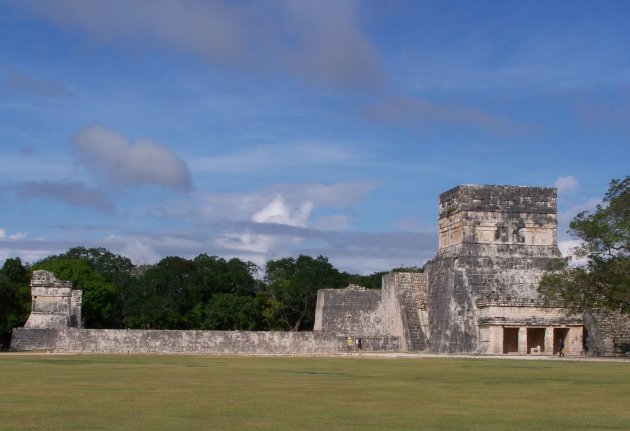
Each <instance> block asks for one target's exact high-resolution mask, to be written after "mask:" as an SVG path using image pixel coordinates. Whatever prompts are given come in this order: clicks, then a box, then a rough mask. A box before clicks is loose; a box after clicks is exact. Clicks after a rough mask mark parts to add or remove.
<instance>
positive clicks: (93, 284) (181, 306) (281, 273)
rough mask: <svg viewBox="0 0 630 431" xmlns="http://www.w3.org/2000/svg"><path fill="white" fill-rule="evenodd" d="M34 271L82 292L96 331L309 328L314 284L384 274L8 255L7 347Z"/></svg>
mask: <svg viewBox="0 0 630 431" xmlns="http://www.w3.org/2000/svg"><path fill="white" fill-rule="evenodd" d="M40 269H43V270H46V271H50V272H52V273H54V274H55V276H56V277H57V278H59V279H60V280H67V281H70V282H72V284H73V286H74V288H75V289H80V290H82V291H83V305H82V324H83V327H85V328H97V329H98V328H108V329H123V328H130V329H206V330H260V331H265V330H291V331H299V330H311V329H312V328H313V324H314V320H315V303H316V300H317V291H318V290H319V289H337V288H344V287H346V286H347V285H348V284H351V283H352V284H358V285H361V286H365V287H366V288H380V286H381V277H382V275H383V274H385V272H377V273H374V274H371V275H367V276H363V275H357V274H349V273H347V272H343V271H340V270H339V269H337V268H335V267H334V266H333V265H332V264H331V263H330V262H329V261H328V259H327V258H326V257H324V256H318V257H316V258H314V257H311V256H305V255H300V256H298V257H297V258H292V257H288V258H282V259H276V260H270V261H268V262H267V263H266V265H265V268H264V269H265V271H264V277H262V278H261V277H259V276H258V275H259V273H260V272H261V271H260V268H259V267H258V266H257V265H255V264H254V263H252V262H248V261H243V260H241V259H238V258H232V259H229V260H228V259H224V258H222V257H217V256H209V255H207V254H200V255H199V256H197V257H195V258H193V259H185V258H182V257H176V256H170V257H166V258H164V259H162V260H161V261H159V262H158V263H156V264H154V265H141V266H137V265H134V264H133V263H132V262H131V260H130V259H128V258H126V257H124V256H120V255H117V254H114V253H112V252H110V251H109V250H107V249H105V248H85V247H75V248H71V249H69V250H68V251H66V252H65V253H62V254H59V255H53V256H49V257H46V258H45V259H42V260H40V261H38V262H36V263H34V264H32V265H28V264H24V263H22V261H21V260H20V258H13V259H7V260H6V261H5V263H4V265H3V267H2V269H0V338H1V339H2V341H1V342H2V344H3V345H4V346H5V347H6V346H7V345H8V341H9V339H10V332H11V330H12V328H15V327H19V326H22V325H23V324H24V323H25V321H26V319H27V318H28V315H29V313H30V306H31V295H30V287H29V282H30V278H31V274H32V272H33V271H35V270H40ZM394 270H395V271H401V270H412V271H420V270H421V268H402V267H401V268H396V269H394Z"/></svg>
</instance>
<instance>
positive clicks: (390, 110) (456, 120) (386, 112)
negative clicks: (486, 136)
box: [364, 94, 529, 133]
mask: <svg viewBox="0 0 630 431" xmlns="http://www.w3.org/2000/svg"><path fill="white" fill-rule="evenodd" d="M364 115H365V116H366V117H367V118H369V119H371V120H373V121H377V122H383V123H391V124H402V125H405V126H409V127H412V128H417V127H419V126H427V125H434V124H441V125H444V124H446V125H452V124H455V125H464V126H473V127H478V128H482V129H486V130H489V131H492V132H495V133H515V132H519V133H520V132H524V131H526V130H528V129H529V126H527V125H524V124H520V123H517V122H515V121H513V120H511V119H509V118H503V117H497V116H495V115H492V114H490V113H487V112H485V111H483V110H480V109H478V108H466V107H461V106H457V105H446V104H442V103H435V102H432V101H429V100H426V99H423V98H419V97H411V96H407V95H402V94H399V95H394V96H390V97H387V98H385V99H382V100H380V101H378V102H376V103H374V104H373V105H372V106H369V107H368V108H367V109H366V110H365V111H364Z"/></svg>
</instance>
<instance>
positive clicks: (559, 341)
mask: <svg viewBox="0 0 630 431" xmlns="http://www.w3.org/2000/svg"><path fill="white" fill-rule="evenodd" d="M562 349H564V340H563V339H562V338H558V357H560V358H562V357H563V356H564V353H562Z"/></svg>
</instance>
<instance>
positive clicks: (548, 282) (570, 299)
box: [539, 176, 630, 313]
mask: <svg viewBox="0 0 630 431" xmlns="http://www.w3.org/2000/svg"><path fill="white" fill-rule="evenodd" d="M569 232H570V233H571V234H572V236H574V237H575V238H578V239H579V240H581V245H580V246H579V247H578V248H577V250H576V256H577V257H579V258H581V259H584V261H585V263H584V264H582V265H578V266H570V265H569V262H568V260H565V261H564V262H561V264H559V265H558V266H556V267H554V268H550V271H549V272H548V273H547V274H545V276H544V277H543V278H542V280H541V282H540V286H539V292H540V294H541V296H542V298H543V299H544V300H545V301H546V302H547V303H558V304H560V305H562V306H564V307H566V308H568V309H570V310H571V311H573V312H581V311H586V310H589V309H593V308H602V307H604V308H608V309H611V310H616V311H621V312H624V313H630V176H629V177H626V178H625V179H624V180H613V181H611V183H610V186H609V188H608V191H607V192H606V195H605V196H604V199H603V204H600V205H597V207H596V209H595V212H593V213H592V214H591V213H589V212H586V211H585V212H581V213H579V214H578V215H577V216H576V217H575V218H574V219H573V221H572V222H571V224H570V229H569Z"/></svg>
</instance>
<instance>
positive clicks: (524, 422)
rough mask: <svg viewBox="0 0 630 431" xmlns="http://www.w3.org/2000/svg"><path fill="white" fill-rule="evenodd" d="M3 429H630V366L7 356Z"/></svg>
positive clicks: (2, 360) (0, 367)
mask: <svg viewBox="0 0 630 431" xmlns="http://www.w3.org/2000/svg"><path fill="white" fill-rule="evenodd" d="M0 384H1V388H0V429H2V430H204V429H208V430H210V429H211V430H244V429H246V430H318V431H326V430H329V429H332V430H335V429H340V430H341V429H343V430H361V431H366V430H484V431H487V430H571V431H575V430H628V429H630V363H601V362H572V361H570V360H548V361H547V360H544V361H524V360H496V359H453V358H444V359H379V358H366V357H362V358H358V357H356V356H354V357H350V358H347V357H337V358H289V357H262V358H255V357H215V356H106V355H103V356H87V355H76V356H75V355H71V356H65V355H6V354H5V355H0Z"/></svg>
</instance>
